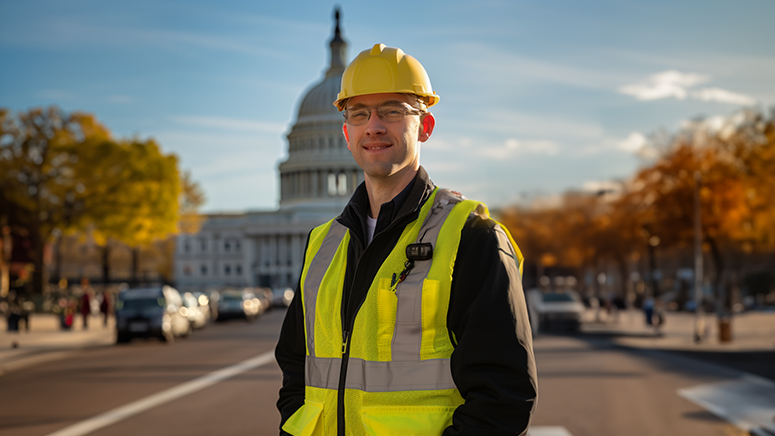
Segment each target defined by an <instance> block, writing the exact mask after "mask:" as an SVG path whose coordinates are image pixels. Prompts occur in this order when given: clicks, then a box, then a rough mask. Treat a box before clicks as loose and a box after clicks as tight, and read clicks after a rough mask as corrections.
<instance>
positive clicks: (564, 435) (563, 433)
mask: <svg viewBox="0 0 775 436" xmlns="http://www.w3.org/2000/svg"><path fill="white" fill-rule="evenodd" d="M527 436H573V435H572V434H571V433H570V432H569V431H568V429H566V428H565V427H562V426H559V425H534V426H532V427H530V430H528V432H527Z"/></svg>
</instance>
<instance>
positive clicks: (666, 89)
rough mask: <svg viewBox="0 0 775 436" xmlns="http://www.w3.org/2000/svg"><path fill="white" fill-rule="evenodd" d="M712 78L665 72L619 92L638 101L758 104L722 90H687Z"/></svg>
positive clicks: (674, 71)
mask: <svg viewBox="0 0 775 436" xmlns="http://www.w3.org/2000/svg"><path fill="white" fill-rule="evenodd" d="M709 80H710V78H709V77H708V76H706V75H704V74H697V73H682V72H680V71H676V70H669V71H663V72H661V73H657V74H654V75H653V76H651V77H649V79H648V80H647V81H645V82H642V83H634V84H631V85H623V86H620V87H619V88H618V89H617V91H619V93H621V94H625V95H631V96H633V97H635V98H637V99H638V100H646V101H647V100H660V99H663V98H671V97H672V98H676V99H678V100H685V99H686V98H687V97H691V98H694V99H697V100H703V101H716V102H720V103H730V104H737V105H743V106H751V105H753V104H756V100H755V99H753V98H752V97H749V96H747V95H745V94H740V93H737V92H732V91H727V90H726V89H721V88H715V87H714V88H701V89H697V90H694V91H689V90H688V89H687V88H690V87H692V86H695V85H698V84H700V83H705V82H707V81H709Z"/></svg>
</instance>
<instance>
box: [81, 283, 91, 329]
mask: <svg viewBox="0 0 775 436" xmlns="http://www.w3.org/2000/svg"><path fill="white" fill-rule="evenodd" d="M81 287H82V288H83V295H81V316H82V317H83V329H84V330H86V329H88V328H89V317H90V316H91V293H92V290H91V286H89V280H88V279H83V280H81Z"/></svg>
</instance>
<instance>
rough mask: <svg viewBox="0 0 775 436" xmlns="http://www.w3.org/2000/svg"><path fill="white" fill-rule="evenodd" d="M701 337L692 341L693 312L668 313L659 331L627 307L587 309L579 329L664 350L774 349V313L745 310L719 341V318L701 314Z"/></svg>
mask: <svg viewBox="0 0 775 436" xmlns="http://www.w3.org/2000/svg"><path fill="white" fill-rule="evenodd" d="M703 320H704V324H705V328H704V333H705V335H704V338H703V340H702V341H701V342H700V343H695V342H694V329H695V327H694V323H695V315H694V314H693V313H686V312H667V314H666V321H665V323H664V324H663V325H662V326H661V328H660V330H659V332H656V331H655V330H654V329H653V328H651V327H648V326H647V325H646V323H645V317H644V315H643V312H642V311H640V310H634V309H633V310H626V311H621V312H619V314H618V315H607V314H605V313H604V312H603V311H601V313H600V315H599V316H598V315H597V313H596V311H594V310H587V312H586V313H585V318H584V324H583V326H582V332H584V333H587V334H600V335H607V336H611V339H612V340H613V341H614V342H615V343H617V344H619V345H622V346H626V347H637V348H658V349H663V350H686V351H713V352H744V351H775V312H744V313H740V314H737V315H735V316H733V317H732V324H731V325H732V328H731V330H732V340H731V341H730V342H720V341H719V326H718V319H717V318H716V315H715V314H706V315H704V317H703Z"/></svg>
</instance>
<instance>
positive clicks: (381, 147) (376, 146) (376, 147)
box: [363, 144, 392, 150]
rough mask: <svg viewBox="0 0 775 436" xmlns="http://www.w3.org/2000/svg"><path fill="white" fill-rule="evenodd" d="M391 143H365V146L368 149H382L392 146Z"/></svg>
mask: <svg viewBox="0 0 775 436" xmlns="http://www.w3.org/2000/svg"><path fill="white" fill-rule="evenodd" d="M391 146H392V145H391V144H385V145H364V146H363V148H365V149H366V150H382V149H384V148H388V147H391Z"/></svg>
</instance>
